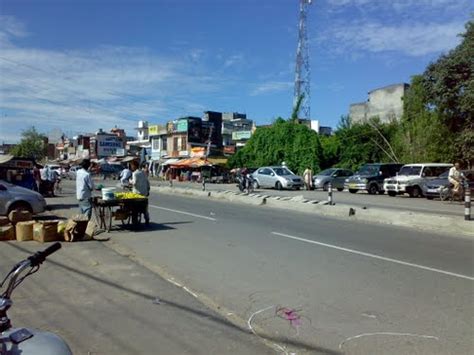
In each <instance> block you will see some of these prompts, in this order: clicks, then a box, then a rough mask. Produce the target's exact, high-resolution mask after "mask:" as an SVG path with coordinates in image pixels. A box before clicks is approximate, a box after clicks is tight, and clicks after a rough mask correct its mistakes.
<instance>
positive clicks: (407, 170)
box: [383, 163, 453, 197]
mask: <svg viewBox="0 0 474 355" xmlns="http://www.w3.org/2000/svg"><path fill="white" fill-rule="evenodd" d="M452 166H453V164H446V163H422V164H407V165H404V166H403V167H402V168H401V169H400V171H399V172H398V174H397V176H395V177H391V178H388V179H385V181H384V184H383V187H384V190H385V191H387V193H388V195H389V196H392V197H393V196H396V195H402V194H405V193H407V194H408V195H409V196H410V197H421V196H423V186H424V185H425V184H426V183H427V181H429V180H433V179H435V178H436V177H438V176H439V175H441V174H442V173H444V172H445V171H447V170H449V168H451V167H452Z"/></svg>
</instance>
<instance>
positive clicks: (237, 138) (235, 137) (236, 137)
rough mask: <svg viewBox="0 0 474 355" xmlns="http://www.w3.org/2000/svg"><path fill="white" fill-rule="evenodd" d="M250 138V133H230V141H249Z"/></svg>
mask: <svg viewBox="0 0 474 355" xmlns="http://www.w3.org/2000/svg"><path fill="white" fill-rule="evenodd" d="M251 136H252V132H251V131H239V132H232V140H234V141H240V140H242V139H250V137H251Z"/></svg>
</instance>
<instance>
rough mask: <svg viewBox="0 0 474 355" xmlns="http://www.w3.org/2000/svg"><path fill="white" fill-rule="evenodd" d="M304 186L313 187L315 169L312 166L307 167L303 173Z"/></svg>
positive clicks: (309, 188)
mask: <svg viewBox="0 0 474 355" xmlns="http://www.w3.org/2000/svg"><path fill="white" fill-rule="evenodd" d="M303 180H304V186H305V188H306V190H312V189H313V171H312V170H311V168H310V167H307V168H306V170H305V171H304V173H303Z"/></svg>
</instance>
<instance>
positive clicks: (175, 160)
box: [161, 158, 179, 166]
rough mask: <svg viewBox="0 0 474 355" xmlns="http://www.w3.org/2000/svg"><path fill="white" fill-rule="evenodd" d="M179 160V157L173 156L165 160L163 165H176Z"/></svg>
mask: <svg viewBox="0 0 474 355" xmlns="http://www.w3.org/2000/svg"><path fill="white" fill-rule="evenodd" d="M178 161H179V159H177V158H171V159H167V160H165V161H164V162H163V163H162V164H161V165H164V166H166V165H175V163H177V162H178Z"/></svg>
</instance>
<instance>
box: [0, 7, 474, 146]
mask: <svg viewBox="0 0 474 355" xmlns="http://www.w3.org/2000/svg"><path fill="white" fill-rule="evenodd" d="M473 11H474V3H473V2H472V1H470V0H314V1H313V4H312V5H311V7H310V10H309V15H308V35H309V39H310V55H311V59H310V61H311V70H312V82H311V95H312V97H311V112H312V117H313V118H314V119H319V120H320V121H321V124H323V125H328V126H333V127H335V126H336V125H337V123H338V121H339V118H340V116H341V115H343V114H346V113H347V112H348V106H349V104H350V103H353V102H359V101H364V100H366V98H367V92H368V91H369V90H372V89H374V88H377V87H382V86H385V85H389V84H393V83H399V82H408V81H409V80H410V76H412V75H414V74H417V73H420V72H422V71H423V70H424V68H425V66H426V65H427V64H428V63H429V62H431V61H433V60H435V59H436V58H437V57H438V56H439V55H440V54H441V53H443V52H446V51H449V50H450V49H452V48H454V47H455V46H456V45H457V44H458V43H459V40H460V39H459V37H458V36H457V34H459V33H460V32H463V30H464V24H465V23H466V22H467V21H468V20H469V19H470V14H471V13H473ZM297 20H298V0H259V1H257V0H153V1H152V0H149V1H143V0H137V1H132V0H126V1H125V0H96V1H93V0H80V1H79V0H78V1H75V0H74V1H73V0H54V1H53V0H2V1H1V2H0V143H1V142H2V141H5V142H15V141H17V140H18V139H19V137H20V134H21V131H22V129H25V128H27V127H29V126H32V125H34V126H35V127H37V129H38V130H40V131H42V132H45V133H48V132H49V131H50V130H52V129H61V130H62V131H64V132H66V133H67V134H69V135H72V134H77V133H83V132H94V131H96V130H97V129H98V128H103V129H110V128H112V127H113V126H115V125H118V126H119V127H123V128H125V129H126V130H127V131H129V132H130V133H131V130H132V128H133V127H134V126H135V125H136V121H138V120H140V119H145V120H148V121H149V122H151V123H163V122H165V121H167V120H170V119H173V118H178V117H180V116H184V115H198V116H201V115H202V112H203V111H204V110H215V111H224V112H228V111H237V112H245V113H247V115H248V117H249V118H252V119H254V120H256V121H257V123H259V124H261V123H269V122H271V121H272V120H273V119H274V118H276V117H278V116H282V117H288V116H289V115H290V112H291V105H292V101H293V80H294V58H295V50H296V36H297Z"/></svg>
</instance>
